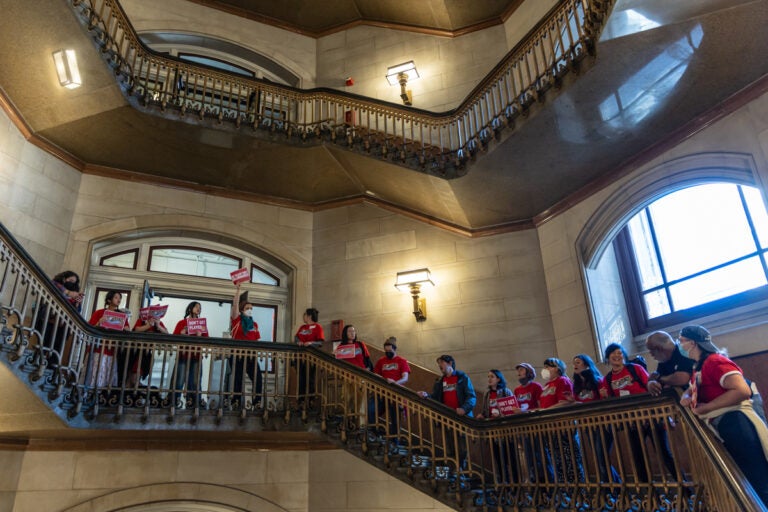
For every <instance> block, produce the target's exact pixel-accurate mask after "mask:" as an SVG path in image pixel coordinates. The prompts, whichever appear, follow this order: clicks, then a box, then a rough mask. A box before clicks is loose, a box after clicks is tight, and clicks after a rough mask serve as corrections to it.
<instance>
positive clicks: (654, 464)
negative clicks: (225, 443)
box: [0, 225, 761, 512]
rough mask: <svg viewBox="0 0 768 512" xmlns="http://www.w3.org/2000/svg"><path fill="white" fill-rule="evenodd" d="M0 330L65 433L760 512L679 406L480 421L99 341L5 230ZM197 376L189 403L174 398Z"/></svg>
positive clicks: (330, 361) (447, 493)
mask: <svg viewBox="0 0 768 512" xmlns="http://www.w3.org/2000/svg"><path fill="white" fill-rule="evenodd" d="M0 329H1V330H2V346H1V348H0V360H2V362H3V364H4V365H6V367H8V368H9V369H10V370H11V371H12V372H14V373H15V374H16V375H17V376H18V377H19V378H20V379H22V380H23V381H27V382H28V383H29V386H30V389H31V390H32V391H33V392H34V393H35V394H37V396H38V397H40V398H41V399H42V400H44V401H45V402H46V403H48V404H49V406H50V407H51V409H52V410H53V411H54V412H56V413H57V414H58V415H59V416H60V417H61V418H62V419H63V420H64V421H65V422H67V423H68V424H69V425H70V426H72V427H73V428H99V429H139V430H141V429H143V430H157V429H176V430H186V429H194V430H245V431H255V430H268V431H275V432H277V431H299V430H301V431H314V432H316V433H317V434H318V435H325V436H327V438H328V439H330V440H331V441H333V442H336V443H338V444H339V446H341V447H343V448H345V449H347V450H348V451H350V452H352V453H354V454H356V455H357V456H359V457H361V458H363V459H365V460H367V461H368V462H370V463H372V464H375V465H377V466H378V467H380V468H381V469H383V470H385V471H388V472H389V473H391V474H392V475H393V476H395V477H397V478H399V479H401V480H403V481H405V482H407V483H409V484H410V485H412V486H414V487H416V488H418V489H420V490H422V491H424V492H427V493H429V494H431V495H434V496H435V497H436V498H437V499H440V500H442V501H443V502H445V503H447V504H449V505H451V506H453V507H456V508H463V509H475V510H541V509H554V508H560V509H571V510H595V509H599V510H678V511H683V510H718V511H734V512H735V511H752V510H755V511H757V510H761V508H760V506H759V505H758V504H757V503H758V502H757V501H756V497H755V495H754V493H753V491H752V490H751V487H749V486H748V485H747V484H744V483H743V482H745V480H744V478H743V476H742V475H741V473H740V472H739V470H738V469H736V468H735V467H734V465H733V462H732V461H731V459H730V458H729V457H728V455H727V454H726V453H725V452H724V450H723V449H722V447H721V446H720V445H719V444H718V442H717V441H716V440H715V439H714V438H713V436H712V435H711V434H710V433H709V432H708V431H707V430H706V429H704V428H703V427H702V425H701V423H700V422H699V420H698V419H696V418H695V417H693V416H692V415H691V414H690V412H689V411H687V410H684V409H682V408H681V407H680V406H679V405H678V404H677V400H676V396H675V395H674V394H669V395H666V396H663V397H661V398H655V397H651V396H641V397H630V398H626V399H624V398H621V399H613V400H605V401H602V402H598V403H596V404H593V405H583V406H572V407H567V408H562V409H558V410H555V411H546V412H533V413H529V414H523V415H519V416H516V417H510V418H505V419H501V420H496V421H479V420H472V419H466V418H461V417H458V416H456V415H455V414H454V413H453V412H452V411H450V410H448V409H446V408H445V407H444V406H442V405H441V404H438V403H435V402H433V401H431V400H428V399H422V398H420V397H419V396H418V395H417V394H416V393H414V392H412V391H411V390H408V389H405V388H402V387H399V386H394V385H389V384H387V383H386V382H385V381H384V380H383V379H380V378H378V377H376V376H375V375H373V374H371V373H369V372H366V371H364V370H361V369H359V368H357V367H353V366H351V365H349V364H347V363H344V362H340V361H336V360H335V359H334V358H333V357H332V355H331V354H328V353H324V352H322V351H319V350H316V349H303V348H299V347H297V346H295V345H288V344H278V343H243V342H235V341H231V340H224V339H207V340H205V341H201V339H200V338H192V337H186V336H169V335H151V334H138V333H117V332H112V331H105V330H100V329H95V328H92V327H90V326H88V325H87V324H85V323H84V322H83V320H82V319H81V318H80V317H79V315H78V314H77V313H76V312H75V311H74V310H73V309H72V307H71V306H70V305H69V304H68V303H66V302H65V301H63V300H62V297H61V295H60V293H59V292H58V291H57V289H56V288H55V287H53V286H52V285H51V284H50V282H49V281H48V279H47V278H46V277H45V276H44V275H43V273H42V272H41V271H40V269H39V268H38V267H37V266H36V265H35V263H34V262H33V261H31V259H30V258H29V256H28V255H27V254H26V253H25V252H24V250H23V249H22V248H21V247H20V246H19V244H18V243H17V242H16V241H15V240H14V239H13V238H12V237H11V236H10V234H9V233H8V232H7V231H6V230H5V229H4V228H3V227H2V225H0ZM110 353H112V354H113V355H112V357H113V360H112V361H110V362H109V364H104V363H105V361H108V360H109V358H110V356H109V354H110ZM180 355H181V356H182V357H186V361H187V364H185V365H183V368H184V369H183V370H182V365H180V364H179V360H180V358H179V356H180ZM195 355H199V356H200V358H201V359H200V360H201V361H202V362H203V364H201V365H197V366H196V367H195V366H194V365H190V364H188V362H189V360H190V358H192V359H194V357H195ZM133 361H135V363H134V362H133ZM142 363H143V364H144V365H145V366H146V368H145V371H144V372H143V373H145V374H146V376H145V377H144V378H139V379H137V380H132V379H131V378H130V375H131V373H132V372H133V371H134V368H136V369H137V371H138V373H142V371H141V367H142ZM257 364H259V365H260V369H261V370H262V371H261V372H259V371H258V370H256V366H255V365H257ZM239 365H241V368H242V370H241V371H240V372H238V371H236V370H237V368H238V366H239ZM249 366H250V369H251V370H252V371H250V372H249V371H248V370H249ZM192 367H194V368H196V369H195V370H194V373H193V382H197V383H199V384H201V385H200V386H199V388H198V390H193V391H182V390H180V389H175V386H174V384H175V383H176V382H177V379H176V377H177V374H178V373H179V372H184V373H183V375H182V377H184V378H183V379H179V382H181V381H187V382H188V380H189V379H188V377H189V373H188V372H189V371H190V370H189V368H192ZM203 367H205V368H209V367H212V368H213V371H210V372H208V371H207V370H206V371H203V370H202V368H203ZM216 367H218V368H227V367H229V368H232V369H234V370H235V371H234V372H232V373H229V374H228V373H227V372H226V371H224V372H222V371H220V370H219V371H217V370H216ZM243 370H244V371H243ZM249 373H250V376H249ZM301 373H303V375H304V377H305V378H306V381H308V382H309V384H308V385H307V386H306V387H305V389H304V390H300V389H299V387H298V386H299V380H300V379H299V375H300V374H301ZM108 375H115V377H110V378H108V377H107V376H108ZM235 375H237V376H238V377H239V383H240V386H238V385H237V383H236V381H235ZM191 387H193V388H194V387H197V386H196V385H194V384H193V386H191ZM182 397H183V399H182ZM667 440H669V441H670V442H669V447H670V451H669V458H668V459H665V457H664V453H665V452H664V450H663V447H664V446H666V441H667ZM633 443H634V444H635V446H636V449H634V450H633V449H631V447H632V446H633Z"/></svg>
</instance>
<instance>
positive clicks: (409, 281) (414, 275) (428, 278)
mask: <svg viewBox="0 0 768 512" xmlns="http://www.w3.org/2000/svg"><path fill="white" fill-rule="evenodd" d="M427 283H429V284H431V285H432V286H434V285H435V283H433V282H432V275H431V274H430V272H429V269H428V268H420V269H418V270H406V271H405V272H398V273H397V279H396V280H395V288H397V289H398V290H400V291H401V292H407V291H409V290H410V289H411V285H414V284H418V285H422V284H427Z"/></svg>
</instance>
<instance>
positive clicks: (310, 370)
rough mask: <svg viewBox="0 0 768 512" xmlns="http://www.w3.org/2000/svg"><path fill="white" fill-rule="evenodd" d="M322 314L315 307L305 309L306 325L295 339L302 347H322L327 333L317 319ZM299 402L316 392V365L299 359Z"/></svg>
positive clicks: (304, 318)
mask: <svg viewBox="0 0 768 512" xmlns="http://www.w3.org/2000/svg"><path fill="white" fill-rule="evenodd" d="M319 316H320V312H318V311H317V309H315V308H307V309H306V311H304V316H303V317H302V320H303V321H304V325H302V326H301V327H299V330H298V331H296V335H295V336H294V338H293V339H294V341H295V342H296V344H297V345H299V346H301V347H320V346H322V343H323V341H325V333H323V326H322V325H320V324H319V323H317V319H318V317H319ZM298 372H299V388H298V393H299V404H303V403H304V398H305V397H306V396H307V394H309V395H310V396H312V395H314V394H315V373H316V367H315V365H313V364H307V362H306V361H303V360H301V361H299V365H298Z"/></svg>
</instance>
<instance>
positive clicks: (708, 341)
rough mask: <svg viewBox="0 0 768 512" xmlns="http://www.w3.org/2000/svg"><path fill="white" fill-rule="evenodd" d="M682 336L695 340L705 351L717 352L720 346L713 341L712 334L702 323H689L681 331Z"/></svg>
mask: <svg viewBox="0 0 768 512" xmlns="http://www.w3.org/2000/svg"><path fill="white" fill-rule="evenodd" d="M680 336H681V337H683V338H688V339H689V340H691V341H694V342H695V343H696V344H697V345H698V346H699V348H700V349H702V350H704V351H705V352H712V353H717V352H719V351H720V349H719V348H717V347H716V346H715V344H714V343H712V335H711V334H709V331H708V330H706V329H705V328H704V327H702V326H700V325H687V326H685V327H683V329H682V330H681V331H680Z"/></svg>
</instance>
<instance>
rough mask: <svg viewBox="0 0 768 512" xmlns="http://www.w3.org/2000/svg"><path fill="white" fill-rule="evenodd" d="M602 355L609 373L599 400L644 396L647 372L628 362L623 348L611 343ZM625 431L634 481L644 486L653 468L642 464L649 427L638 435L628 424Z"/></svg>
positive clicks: (646, 462)
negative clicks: (643, 483) (648, 469)
mask: <svg viewBox="0 0 768 512" xmlns="http://www.w3.org/2000/svg"><path fill="white" fill-rule="evenodd" d="M603 355H604V356H605V360H606V362H607V363H608V364H609V365H610V367H611V371H610V372H608V373H607V374H606V375H605V377H604V378H603V382H602V384H601V386H600V396H601V397H603V398H611V397H624V396H630V395H639V394H642V393H647V392H648V372H647V371H646V369H645V368H643V367H642V366H640V365H639V364H634V363H630V362H629V356H628V355H627V351H626V350H624V347H622V346H621V345H619V344H618V343H611V344H610V345H608V346H607V347H605V352H604V354H603ZM630 365H631V366H630ZM662 429H663V425H662ZM627 430H628V433H627V437H628V438H629V447H630V450H631V451H632V460H633V461H634V469H635V472H636V474H637V479H638V481H640V482H648V471H647V470H646V467H653V466H652V464H651V461H649V460H646V457H645V442H644V439H645V438H646V437H650V438H651V439H653V433H652V432H651V429H650V425H646V426H643V428H642V431H641V430H639V429H638V428H637V424H636V423H635V422H632V423H631V424H629V425H627ZM662 442H663V440H662ZM672 474H673V475H674V474H675V473H674V470H672Z"/></svg>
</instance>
